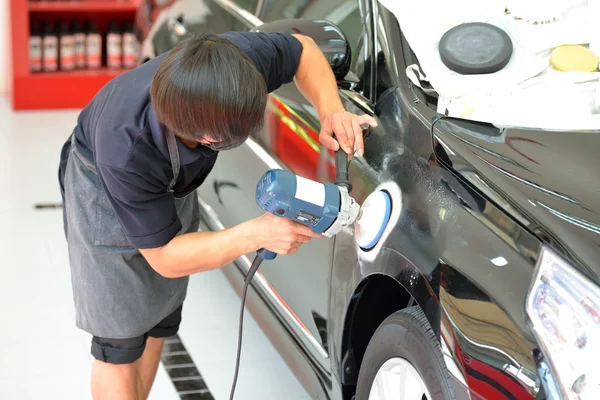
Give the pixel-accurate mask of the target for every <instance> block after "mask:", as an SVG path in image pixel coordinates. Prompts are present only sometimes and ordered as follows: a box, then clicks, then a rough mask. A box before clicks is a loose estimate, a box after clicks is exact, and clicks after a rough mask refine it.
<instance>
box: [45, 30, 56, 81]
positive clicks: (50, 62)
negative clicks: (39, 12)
mask: <svg viewBox="0 0 600 400" xmlns="http://www.w3.org/2000/svg"><path fill="white" fill-rule="evenodd" d="M42 42H43V51H44V53H43V57H42V58H43V65H44V68H43V69H44V71H47V72H52V71H56V70H57V69H58V37H57V36H56V31H55V29H54V23H52V22H48V21H46V22H44V38H43V39H42Z"/></svg>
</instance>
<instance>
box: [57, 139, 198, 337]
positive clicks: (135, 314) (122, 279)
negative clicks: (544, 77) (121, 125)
mask: <svg viewBox="0 0 600 400" xmlns="http://www.w3.org/2000/svg"><path fill="white" fill-rule="evenodd" d="M74 137H75V135H72V139H71V145H70V148H65V151H68V152H69V153H70V154H69V157H68V160H67V162H66V165H65V168H64V178H63V179H64V185H63V187H64V194H63V196H64V206H65V207H64V211H63V212H64V213H65V214H64V216H65V217H64V218H65V234H66V236H67V242H68V247H69V261H70V264H71V281H72V286H73V299H74V302H75V310H76V324H77V326H78V327H79V328H81V329H83V330H85V331H87V332H88V333H91V334H92V335H94V336H98V337H103V338H111V339H125V338H131V337H135V336H139V335H142V334H144V333H146V332H148V331H149V330H150V329H152V328H153V327H154V326H155V325H157V324H158V323H159V322H160V321H162V320H163V319H164V318H165V317H167V316H168V315H169V314H171V313H172V312H173V311H175V309H177V308H178V307H179V306H180V305H181V304H182V303H183V300H184V299H185V296H186V291H187V283H188V277H183V278H175V279H172V278H165V277H163V276H161V275H159V274H158V273H157V272H156V271H154V269H152V267H151V266H150V265H149V264H148V262H147V261H146V259H145V258H144V257H143V256H142V254H141V253H140V252H139V251H138V250H137V249H136V248H134V247H133V246H131V245H130V244H129V242H128V241H127V238H126V237H125V234H124V233H123V230H122V228H121V225H120V223H119V220H118V219H117V216H116V214H115V212H114V210H113V208H112V206H111V204H110V202H109V200H108V197H107V195H106V192H105V191H104V188H103V186H102V185H101V183H100V180H99V178H98V176H97V175H96V170H95V166H94V162H93V156H92V154H83V152H82V151H80V150H79V148H78V147H77V146H76V145H75V140H76V139H75V138H74ZM167 144H168V147H169V156H170V158H171V166H172V169H173V179H172V180H171V182H170V183H169V187H168V188H167V189H166V190H168V191H169V192H173V188H174V186H175V183H176V182H177V177H178V175H179V167H180V161H179V151H178V149H177V142H176V140H175V136H174V135H173V133H171V132H169V133H167ZM175 203H176V209H177V214H178V216H179V218H180V220H181V223H182V225H183V227H182V229H181V231H180V232H179V234H182V233H188V232H196V231H198V228H199V209H198V207H199V206H198V199H197V197H196V191H192V192H191V193H190V194H189V195H187V196H186V197H184V198H176V199H175Z"/></svg>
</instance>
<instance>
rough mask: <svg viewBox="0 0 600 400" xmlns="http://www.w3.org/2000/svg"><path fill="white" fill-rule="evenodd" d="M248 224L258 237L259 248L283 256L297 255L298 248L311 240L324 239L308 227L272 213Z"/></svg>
mask: <svg viewBox="0 0 600 400" xmlns="http://www.w3.org/2000/svg"><path fill="white" fill-rule="evenodd" d="M248 222H249V223H250V226H251V229H253V231H254V234H255V235H256V239H257V242H256V243H257V244H258V246H259V248H265V249H267V250H269V251H272V252H274V253H277V254H282V255H285V254H294V253H296V252H297V251H298V247H300V246H301V245H302V244H304V243H306V242H309V241H310V239H311V238H322V237H324V236H322V235H319V234H318V233H315V232H313V231H312V230H311V229H310V228H309V227H308V226H305V225H302V224H299V223H297V222H294V221H292V220H290V219H287V218H282V217H277V216H275V215H273V214H270V213H265V214H263V215H261V216H260V217H258V218H255V219H252V220H250V221H248Z"/></svg>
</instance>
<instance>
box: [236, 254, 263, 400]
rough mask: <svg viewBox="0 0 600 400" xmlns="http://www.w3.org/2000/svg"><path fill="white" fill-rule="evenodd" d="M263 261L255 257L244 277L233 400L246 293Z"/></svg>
mask: <svg viewBox="0 0 600 400" xmlns="http://www.w3.org/2000/svg"><path fill="white" fill-rule="evenodd" d="M262 262H263V258H262V257H261V256H259V255H257V256H256V257H254V261H252V265H251V266H250V269H249V270H248V273H247V274H246V278H245V279H244V289H243V291H242V305H241V308H240V322H239V329H238V346H237V356H236V360H235V372H234V374H233V383H232V384H231V392H230V394H229V400H233V395H234V393H235V386H236V384H237V379H238V372H239V370H240V358H241V357H240V356H241V353H242V331H243V326H244V308H245V306H246V293H247V292H248V286H249V285H250V281H252V278H253V277H254V274H255V273H256V271H257V270H258V267H260V264H261V263H262Z"/></svg>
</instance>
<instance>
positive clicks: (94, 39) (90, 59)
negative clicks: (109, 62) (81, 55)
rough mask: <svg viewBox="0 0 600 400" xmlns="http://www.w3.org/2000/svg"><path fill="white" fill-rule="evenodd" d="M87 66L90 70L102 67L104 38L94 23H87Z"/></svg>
mask: <svg viewBox="0 0 600 400" xmlns="http://www.w3.org/2000/svg"><path fill="white" fill-rule="evenodd" d="M87 26H88V29H87V38H86V65H87V67H88V68H100V66H101V65H102V36H100V33H99V32H98V28H97V27H96V24H95V23H94V21H87Z"/></svg>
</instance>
